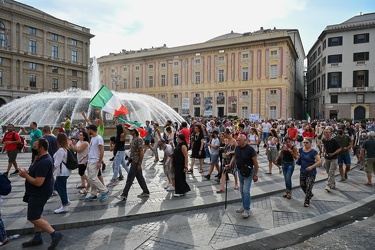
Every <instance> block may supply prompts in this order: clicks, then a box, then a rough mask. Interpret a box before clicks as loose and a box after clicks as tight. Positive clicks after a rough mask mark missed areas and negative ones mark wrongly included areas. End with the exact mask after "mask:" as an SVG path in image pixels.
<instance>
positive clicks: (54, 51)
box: [52, 45, 59, 58]
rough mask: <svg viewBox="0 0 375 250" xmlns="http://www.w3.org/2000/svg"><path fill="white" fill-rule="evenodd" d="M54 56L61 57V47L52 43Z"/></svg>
mask: <svg viewBox="0 0 375 250" xmlns="http://www.w3.org/2000/svg"><path fill="white" fill-rule="evenodd" d="M52 57H53V58H58V57H59V47H57V46H55V45H52Z"/></svg>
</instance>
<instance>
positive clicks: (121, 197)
mask: <svg viewBox="0 0 375 250" xmlns="http://www.w3.org/2000/svg"><path fill="white" fill-rule="evenodd" d="M116 198H117V199H118V200H120V201H126V197H125V196H124V195H119V196H116Z"/></svg>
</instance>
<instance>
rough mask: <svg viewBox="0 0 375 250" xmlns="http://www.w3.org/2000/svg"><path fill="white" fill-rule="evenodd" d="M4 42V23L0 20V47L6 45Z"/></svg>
mask: <svg viewBox="0 0 375 250" xmlns="http://www.w3.org/2000/svg"><path fill="white" fill-rule="evenodd" d="M6 43H7V41H6V37H5V25H4V23H2V22H0V47H5V46H6V45H7V44H6Z"/></svg>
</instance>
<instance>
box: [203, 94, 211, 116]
mask: <svg viewBox="0 0 375 250" xmlns="http://www.w3.org/2000/svg"><path fill="white" fill-rule="evenodd" d="M210 115H212V97H205V98H204V116H210Z"/></svg>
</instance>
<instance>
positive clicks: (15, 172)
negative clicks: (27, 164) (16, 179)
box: [10, 169, 19, 175]
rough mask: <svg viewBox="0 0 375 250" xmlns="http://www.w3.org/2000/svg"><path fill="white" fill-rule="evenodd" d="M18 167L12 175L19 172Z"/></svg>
mask: <svg viewBox="0 0 375 250" xmlns="http://www.w3.org/2000/svg"><path fill="white" fill-rule="evenodd" d="M18 172H19V171H18V169H17V170H15V171H14V172H13V173H11V174H10V175H15V174H18Z"/></svg>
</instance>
